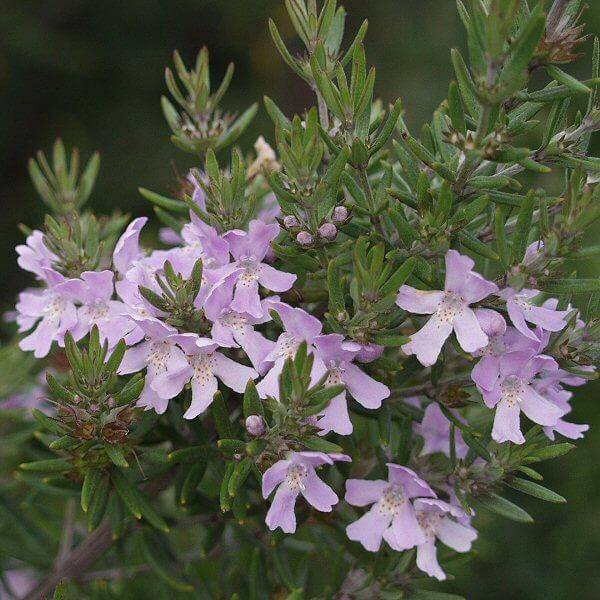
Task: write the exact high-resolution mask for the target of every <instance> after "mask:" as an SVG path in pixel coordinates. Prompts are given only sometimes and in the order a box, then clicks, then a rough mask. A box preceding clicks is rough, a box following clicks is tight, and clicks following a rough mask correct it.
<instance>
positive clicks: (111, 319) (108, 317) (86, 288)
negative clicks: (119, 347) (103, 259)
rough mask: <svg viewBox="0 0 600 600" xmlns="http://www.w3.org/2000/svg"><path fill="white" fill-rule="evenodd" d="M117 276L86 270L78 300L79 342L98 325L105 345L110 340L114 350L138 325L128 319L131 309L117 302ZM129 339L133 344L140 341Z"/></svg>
mask: <svg viewBox="0 0 600 600" xmlns="http://www.w3.org/2000/svg"><path fill="white" fill-rule="evenodd" d="M113 292H114V273H113V272H112V271H86V272H85V273H83V274H82V275H81V283H80V285H79V290H78V292H77V300H79V302H81V304H82V306H80V307H79V308H78V309H77V326H76V327H75V328H74V330H73V337H74V338H75V339H76V340H78V339H81V338H82V337H83V336H85V335H87V334H88V333H89V332H90V330H91V329H92V327H93V326H94V325H97V326H98V330H99V333H100V341H101V343H103V342H104V340H108V346H109V348H114V346H116V344H117V343H118V342H119V340H121V339H122V338H126V337H127V336H128V335H129V334H130V333H131V332H132V331H133V330H134V329H135V328H136V327H137V324H136V323H135V322H134V321H133V320H132V319H130V318H129V317H128V316H126V314H125V313H126V311H127V307H126V306H125V304H123V302H119V301H118V300H113V299H112V297H113ZM140 339H141V335H140V336H137V339H131V338H129V341H130V343H135V342H138V341H139V340H140Z"/></svg>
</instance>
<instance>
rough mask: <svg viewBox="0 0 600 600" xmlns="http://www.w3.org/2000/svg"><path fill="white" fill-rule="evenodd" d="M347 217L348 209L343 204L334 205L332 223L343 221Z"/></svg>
mask: <svg viewBox="0 0 600 600" xmlns="http://www.w3.org/2000/svg"><path fill="white" fill-rule="evenodd" d="M347 218H348V209H347V208H346V207H345V206H336V207H335V208H334V209H333V215H332V219H333V222H334V223H343V222H344V221H345V220H346V219H347Z"/></svg>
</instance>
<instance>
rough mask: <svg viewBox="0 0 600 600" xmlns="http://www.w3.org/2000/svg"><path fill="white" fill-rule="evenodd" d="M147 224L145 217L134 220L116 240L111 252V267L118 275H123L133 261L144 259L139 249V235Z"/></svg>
mask: <svg viewBox="0 0 600 600" xmlns="http://www.w3.org/2000/svg"><path fill="white" fill-rule="evenodd" d="M147 222H148V219H147V217H139V218H138V219H134V220H133V221H131V223H129V225H128V226H127V229H126V230H125V231H124V232H123V235H121V237H120V238H119V239H118V241H117V244H116V245H115V250H114V252H113V265H114V267H115V271H116V272H117V273H119V274H120V275H125V273H127V271H129V269H130V268H131V267H132V266H133V263H134V262H135V261H138V260H140V259H141V258H143V257H144V252H143V251H142V250H141V248H140V234H141V232H142V229H143V227H144V225H145V224H146V223H147Z"/></svg>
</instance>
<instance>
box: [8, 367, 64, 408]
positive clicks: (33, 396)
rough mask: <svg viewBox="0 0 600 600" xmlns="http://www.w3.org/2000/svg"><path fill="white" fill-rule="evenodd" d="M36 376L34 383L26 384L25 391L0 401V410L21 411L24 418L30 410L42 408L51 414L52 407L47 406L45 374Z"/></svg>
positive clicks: (43, 372)
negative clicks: (23, 413)
mask: <svg viewBox="0 0 600 600" xmlns="http://www.w3.org/2000/svg"><path fill="white" fill-rule="evenodd" d="M47 372H48V371H42V372H41V373H39V374H38V376H37V377H36V379H35V381H34V382H31V383H30V384H28V385H27V386H26V387H25V389H23V388H21V390H20V391H19V392H17V393H15V394H12V395H10V396H8V397H7V398H5V399H2V400H0V410H23V409H26V412H25V416H29V415H30V411H31V409H32V408H38V409H41V408H43V409H44V410H45V411H46V412H47V411H50V412H52V406H48V398H47V396H48V386H47V384H46V373H47Z"/></svg>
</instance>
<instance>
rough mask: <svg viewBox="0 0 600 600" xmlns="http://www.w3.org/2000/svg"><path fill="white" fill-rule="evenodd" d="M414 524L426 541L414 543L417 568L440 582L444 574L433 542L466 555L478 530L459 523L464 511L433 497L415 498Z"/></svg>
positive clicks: (444, 576) (444, 577)
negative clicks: (437, 541)
mask: <svg viewBox="0 0 600 600" xmlns="http://www.w3.org/2000/svg"><path fill="white" fill-rule="evenodd" d="M414 507H415V513H416V515H417V522H418V524H419V527H420V528H421V531H422V532H423V535H424V537H425V540H424V541H423V542H421V543H419V544H417V567H419V569H421V571H423V572H425V573H427V575H429V576H430V577H435V578H436V579H438V580H440V581H443V580H444V579H446V574H445V573H444V571H443V570H442V568H441V567H440V564H439V563H438V560H437V549H436V546H435V541H436V539H439V540H440V541H441V542H442V543H444V544H445V545H446V546H448V547H449V548H452V549H453V550H456V552H468V551H469V550H470V549H471V545H472V543H473V541H474V540H475V539H476V538H477V531H475V529H473V528H472V527H471V526H470V525H467V524H465V523H462V522H460V521H459V520H458V519H461V517H464V511H462V510H461V509H460V508H457V507H456V506H452V505H451V504H448V503H447V502H442V501H441V500H436V499H433V498H418V499H417V500H415V502H414Z"/></svg>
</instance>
